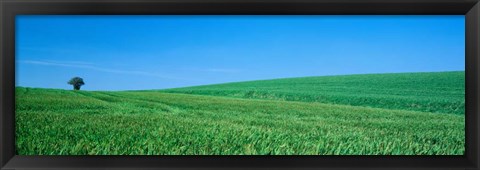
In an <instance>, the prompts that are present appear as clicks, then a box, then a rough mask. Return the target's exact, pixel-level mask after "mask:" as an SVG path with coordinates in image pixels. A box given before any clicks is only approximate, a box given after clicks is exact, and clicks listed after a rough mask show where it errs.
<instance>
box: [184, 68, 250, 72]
mask: <svg viewBox="0 0 480 170" xmlns="http://www.w3.org/2000/svg"><path fill="white" fill-rule="evenodd" d="M187 70H190V71H199V72H216V73H239V72H241V71H242V70H240V69H228V68H190V69H187Z"/></svg>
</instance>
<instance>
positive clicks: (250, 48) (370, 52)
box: [16, 15, 465, 90]
mask: <svg viewBox="0 0 480 170" xmlns="http://www.w3.org/2000/svg"><path fill="white" fill-rule="evenodd" d="M464 20H465V18H464V16H463V15H455V16H440V15H436V16H185V15H184V16H167V15H165V16H34V15H32V16H28V15H23V16H17V18H16V22H17V25H16V38H17V39H16V69H17V71H16V74H17V75H16V83H17V86H25V87H42V88H59V89H71V88H72V87H71V85H68V84H67V83H66V82H67V81H68V80H69V79H70V78H72V77H74V76H80V77H82V78H84V80H85V83H86V85H85V86H83V87H82V89H83V90H136V89H163V88H172V87H183V86H194V85H203V84H215V83H224V82H235V81H246V80H260V79H274V78H285V77H304V76H322V75H344V74H363V73H396V72H436V71H457V70H464V69H465V68H464V65H465V32H464V30H465V27H464V26H465V21H464Z"/></svg>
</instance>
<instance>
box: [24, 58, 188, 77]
mask: <svg viewBox="0 0 480 170" xmlns="http://www.w3.org/2000/svg"><path fill="white" fill-rule="evenodd" d="M18 62H19V63H25V64H34V65H44V66H56V67H69V68H80V69H88V70H95V71H101V72H107V73H115V74H131V75H141V76H151V77H157V78H164V79H176V80H187V79H184V78H179V77H174V76H167V75H161V74H157V73H151V72H146V71H137V70H119V69H111V68H105V67H98V66H95V65H94V64H92V63H88V62H81V61H52V60H45V61H37V60H20V61H18Z"/></svg>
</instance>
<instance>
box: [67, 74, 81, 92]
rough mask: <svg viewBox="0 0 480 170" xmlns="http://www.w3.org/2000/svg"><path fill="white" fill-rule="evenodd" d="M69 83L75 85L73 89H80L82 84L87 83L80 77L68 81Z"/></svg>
mask: <svg viewBox="0 0 480 170" xmlns="http://www.w3.org/2000/svg"><path fill="white" fill-rule="evenodd" d="M68 84H70V85H73V90H80V86H83V85H85V82H83V79H82V78H80V77H74V78H72V79H70V81H68Z"/></svg>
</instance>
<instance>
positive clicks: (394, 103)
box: [16, 71, 465, 155]
mask: <svg viewBox="0 0 480 170" xmlns="http://www.w3.org/2000/svg"><path fill="white" fill-rule="evenodd" d="M464 76H465V73H464V72H460V71H459V72H435V73H396V74H366V75H348V76H323V77H303V78H288V79H275V80H262V81H249V82H238V83H226V84H217V85H206V86H196V87H186V88H176V89H165V90H142V91H72V90H59V89H42V88H26V87H17V88H16V151H17V154H19V155H463V154H464V151H465V147H464V145H465V116H464V114H465V113H464V108H465V100H464V97H465V78H464Z"/></svg>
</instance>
